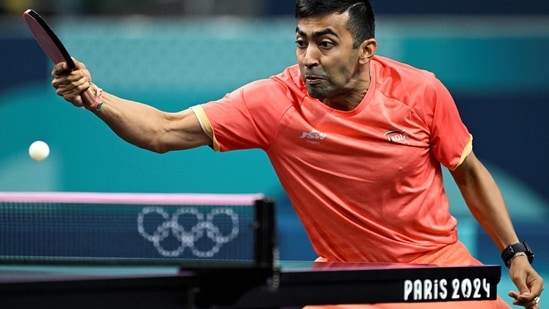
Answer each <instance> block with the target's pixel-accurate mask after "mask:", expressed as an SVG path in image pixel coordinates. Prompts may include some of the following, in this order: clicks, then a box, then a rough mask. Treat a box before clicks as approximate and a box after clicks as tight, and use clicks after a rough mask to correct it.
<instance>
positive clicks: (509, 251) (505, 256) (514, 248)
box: [501, 242, 534, 267]
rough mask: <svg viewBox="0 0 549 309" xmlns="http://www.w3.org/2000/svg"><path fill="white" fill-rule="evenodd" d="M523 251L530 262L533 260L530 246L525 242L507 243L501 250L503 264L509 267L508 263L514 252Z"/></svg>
mask: <svg viewBox="0 0 549 309" xmlns="http://www.w3.org/2000/svg"><path fill="white" fill-rule="evenodd" d="M518 252H524V253H525V254H526V256H527V257H528V261H529V262H530V264H531V263H532V262H533V261H534V252H532V249H530V246H528V244H527V243H526V242H519V243H516V244H512V245H509V246H507V247H505V249H503V251H501V259H502V260H503V262H504V263H505V266H507V267H509V266H510V265H509V263H510V262H511V260H512V259H513V257H514V256H515V254H516V253H518Z"/></svg>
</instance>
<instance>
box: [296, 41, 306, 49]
mask: <svg viewBox="0 0 549 309" xmlns="http://www.w3.org/2000/svg"><path fill="white" fill-rule="evenodd" d="M295 45H296V46H297V47H299V48H304V47H307V44H306V43H305V41H303V40H296V41H295Z"/></svg>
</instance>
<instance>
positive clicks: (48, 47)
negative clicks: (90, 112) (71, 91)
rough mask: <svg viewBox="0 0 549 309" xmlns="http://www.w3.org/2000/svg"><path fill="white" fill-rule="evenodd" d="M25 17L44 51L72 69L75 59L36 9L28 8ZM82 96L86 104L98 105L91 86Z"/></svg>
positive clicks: (54, 61) (52, 58) (55, 60)
mask: <svg viewBox="0 0 549 309" xmlns="http://www.w3.org/2000/svg"><path fill="white" fill-rule="evenodd" d="M23 19H24V21H25V23H26V24H27V27H28V28H29V30H30V32H31V33H32V35H33V36H34V39H35V40H36V42H37V43H38V45H40V47H41V48H42V50H43V51H44V53H46V55H47V56H48V57H49V58H50V59H51V60H52V61H53V63H54V64H57V63H60V62H66V63H67V66H68V67H69V69H70V70H73V69H74V68H75V64H74V61H73V60H72V57H71V56H70V54H69V52H68V51H67V49H66V48H65V46H64V45H63V43H62V42H61V40H60V39H59V38H58V37H57V35H56V34H55V32H53V30H52V29H51V27H50V26H49V25H48V23H46V21H45V20H44V19H43V18H42V17H41V16H40V15H39V14H38V13H37V12H36V11H34V10H32V9H28V10H26V11H25V12H24V13H23ZM81 97H82V100H83V102H84V104H85V105H86V106H88V107H90V106H94V105H96V104H95V96H94V95H93V93H92V92H91V89H90V88H88V89H87V90H86V91H84V92H83V93H81Z"/></svg>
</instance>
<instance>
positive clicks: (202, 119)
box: [191, 105, 220, 151]
mask: <svg viewBox="0 0 549 309" xmlns="http://www.w3.org/2000/svg"><path fill="white" fill-rule="evenodd" d="M191 110H192V111H193V112H194V114H195V116H196V118H198V122H199V123H200V126H201V127H202V130H203V131H204V133H206V135H208V136H209V137H210V138H211V139H212V146H213V150H214V151H219V150H220V147H219V144H218V143H217V140H216V139H215V133H214V130H213V128H212V124H211V123H210V120H209V119H208V116H207V115H206V112H205V111H204V109H203V108H202V106H201V105H195V106H192V107H191Z"/></svg>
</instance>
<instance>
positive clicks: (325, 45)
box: [319, 41, 334, 48]
mask: <svg viewBox="0 0 549 309" xmlns="http://www.w3.org/2000/svg"><path fill="white" fill-rule="evenodd" d="M319 46H320V47H322V48H332V47H334V43H332V42H330V41H322V42H320V44H319Z"/></svg>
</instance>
